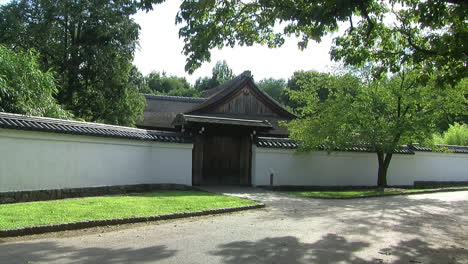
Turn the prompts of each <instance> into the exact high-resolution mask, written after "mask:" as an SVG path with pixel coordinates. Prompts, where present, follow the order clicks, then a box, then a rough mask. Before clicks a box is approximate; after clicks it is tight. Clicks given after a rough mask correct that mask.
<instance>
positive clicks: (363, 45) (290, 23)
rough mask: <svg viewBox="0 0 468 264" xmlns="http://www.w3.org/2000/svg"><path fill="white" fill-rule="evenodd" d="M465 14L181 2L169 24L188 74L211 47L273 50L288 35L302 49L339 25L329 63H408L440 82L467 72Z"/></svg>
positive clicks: (380, 6) (396, 5) (407, 7)
mask: <svg viewBox="0 0 468 264" xmlns="http://www.w3.org/2000/svg"><path fill="white" fill-rule="evenodd" d="M467 13H468V2H467V1H463V0H435V1H415V0H388V1H381V0H360V1H341V0H323V1H312V0H311V1H297V0H271V1H231V0H221V1H190V0H185V1H184V2H183V3H182V5H181V9H180V12H179V13H178V15H177V18H176V21H177V23H179V24H182V28H181V29H180V36H181V37H182V38H184V41H185V46H184V50H183V52H184V54H185V55H186V56H187V64H186V67H185V69H186V70H187V71H188V72H193V71H194V70H195V69H197V68H198V67H200V66H201V64H202V63H203V62H204V61H209V59H210V56H211V53H210V50H211V49H213V48H215V47H222V46H231V47H232V46H234V45H248V46H250V45H253V44H254V43H259V44H266V45H268V47H271V48H273V47H279V46H281V45H282V44H283V43H284V36H289V35H295V36H297V37H300V41H299V43H298V46H299V48H301V49H304V48H306V47H307V45H308V43H309V41H310V40H314V41H318V42H319V41H321V39H322V38H323V37H324V36H325V35H327V34H329V33H331V32H336V31H337V30H338V28H339V27H341V28H343V29H345V30H344V33H342V34H341V35H339V36H338V37H336V38H335V40H334V43H335V44H334V47H332V49H331V55H332V58H333V59H334V60H339V61H343V62H344V63H345V64H346V65H357V66H362V65H363V64H365V63H367V62H374V63H375V64H376V65H378V66H379V67H375V68H374V69H375V71H376V72H375V73H374V74H375V75H376V76H377V75H379V74H380V73H381V72H382V71H390V72H392V73H398V72H400V70H401V69H402V68H401V67H402V65H406V64H408V63H410V64H413V65H417V67H418V68H420V77H424V78H426V80H428V79H433V78H434V76H433V75H435V74H437V80H438V81H439V82H441V83H442V82H450V83H457V82H458V81H459V80H460V79H461V78H463V77H466V76H467V73H468V67H467V66H468V63H467V61H468V60H467V58H468V47H467V42H466V39H467V38H468V26H467Z"/></svg>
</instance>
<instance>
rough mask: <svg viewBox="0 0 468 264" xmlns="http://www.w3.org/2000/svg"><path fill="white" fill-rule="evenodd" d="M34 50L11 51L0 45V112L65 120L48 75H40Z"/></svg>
mask: <svg viewBox="0 0 468 264" xmlns="http://www.w3.org/2000/svg"><path fill="white" fill-rule="evenodd" d="M38 57H39V55H38V54H37V53H35V52H34V51H32V50H30V51H25V52H23V51H19V52H13V51H11V50H9V49H7V48H5V47H3V46H1V45H0V111H1V112H10V113H18V114H28V115H34V116H48V117H58V118H69V117H71V115H70V114H69V113H68V112H67V111H65V110H63V109H62V107H61V106H60V105H59V104H58V103H57V101H56V100H55V98H54V95H55V94H56V93H57V88H56V86H55V80H54V77H53V74H52V73H51V72H43V71H41V70H40V68H39V65H38V62H37V60H38Z"/></svg>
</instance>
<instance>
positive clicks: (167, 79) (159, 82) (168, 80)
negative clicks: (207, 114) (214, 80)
mask: <svg viewBox="0 0 468 264" xmlns="http://www.w3.org/2000/svg"><path fill="white" fill-rule="evenodd" d="M145 79H146V84H147V87H148V88H147V89H148V90H147V92H146V93H150V94H165V95H173V96H185V97H195V96H197V95H198V91H197V90H195V89H193V88H192V87H191V86H190V83H189V82H188V81H187V79H185V77H178V76H166V74H165V73H162V74H160V73H159V72H151V73H150V74H148V76H146V78H145Z"/></svg>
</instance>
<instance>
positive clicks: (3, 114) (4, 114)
mask: <svg viewBox="0 0 468 264" xmlns="http://www.w3.org/2000/svg"><path fill="white" fill-rule="evenodd" d="M0 117H6V118H9V117H11V118H18V119H22V120H25V121H28V119H38V120H40V121H46V123H53V124H58V125H80V124H84V125H88V126H90V127H101V128H109V129H116V130H135V131H147V130H146V129H141V128H135V127H126V126H118V125H109V124H104V123H97V122H86V121H77V120H68V119H60V118H53V117H43V116H32V115H23V114H15V113H7V112H0Z"/></svg>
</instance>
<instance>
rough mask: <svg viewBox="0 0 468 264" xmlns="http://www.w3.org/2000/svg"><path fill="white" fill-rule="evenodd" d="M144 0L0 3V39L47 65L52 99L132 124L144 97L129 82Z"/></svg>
mask: <svg viewBox="0 0 468 264" xmlns="http://www.w3.org/2000/svg"><path fill="white" fill-rule="evenodd" d="M149 2H161V1H101V0H89V1H71V0H65V1H58V2H57V1H48V0H19V1H14V2H12V3H10V4H7V5H4V6H1V7H0V32H1V34H0V43H3V44H5V45H7V46H8V47H11V48H14V49H15V50H23V49H29V48H34V49H36V50H37V51H38V52H39V53H40V55H41V57H40V66H41V68H42V69H43V70H48V69H53V70H54V71H55V72H56V74H55V76H56V79H57V84H58V89H59V91H58V94H57V96H56V98H57V99H58V102H59V103H60V104H62V105H64V106H66V108H67V109H70V110H71V111H72V112H73V113H74V114H75V116H77V117H79V118H83V119H85V120H87V121H100V122H106V123H112V124H118V125H134V124H135V122H136V121H137V120H138V119H140V118H141V117H142V112H143V108H144V98H143V97H142V96H140V95H139V94H138V89H139V88H138V85H135V84H134V83H132V82H133V81H134V80H132V78H133V77H134V76H131V75H132V70H133V66H132V64H131V63H132V60H133V54H134V51H135V49H136V45H137V41H138V34H139V26H138V24H136V23H135V21H134V20H133V19H132V18H131V17H130V16H131V15H134V14H135V13H136V12H137V10H138V8H148V3H149Z"/></svg>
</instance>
